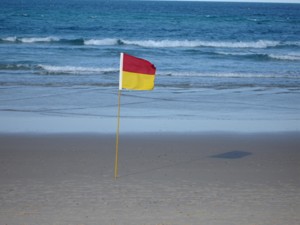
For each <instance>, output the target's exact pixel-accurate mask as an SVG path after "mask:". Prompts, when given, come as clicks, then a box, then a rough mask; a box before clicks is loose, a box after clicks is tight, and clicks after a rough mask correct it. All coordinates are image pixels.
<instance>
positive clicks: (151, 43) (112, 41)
mask: <svg viewBox="0 0 300 225" xmlns="http://www.w3.org/2000/svg"><path fill="white" fill-rule="evenodd" d="M0 42H12V43H49V42H55V43H59V44H66V43H67V44H74V45H94V46H115V45H136V46H140V47H146V48H195V47H210V48H270V47H277V46H300V41H286V42H280V41H273V40H257V41H203V40H168V39H166V40H126V39H118V38H102V39H84V38H77V39H64V38H58V37H52V36H49V37H4V38H0Z"/></svg>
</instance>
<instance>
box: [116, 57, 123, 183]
mask: <svg viewBox="0 0 300 225" xmlns="http://www.w3.org/2000/svg"><path fill="white" fill-rule="evenodd" d="M122 71H123V53H121V54H120V76H119V91H118V117H117V131H116V158H115V179H117V177H118V169H119V168H118V167H119V166H118V165H119V133H120V111H121V92H122V80H123V79H122V75H123V74H122Z"/></svg>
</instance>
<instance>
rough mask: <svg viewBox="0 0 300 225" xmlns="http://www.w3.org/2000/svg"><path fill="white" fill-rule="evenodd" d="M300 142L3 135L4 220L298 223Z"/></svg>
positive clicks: (235, 136) (252, 136)
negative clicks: (117, 140) (116, 170)
mask: <svg viewBox="0 0 300 225" xmlns="http://www.w3.org/2000/svg"><path fill="white" fill-rule="evenodd" d="M299 137H300V133H299V132H273V133H259V132H256V133H239V132H190V133H178V132H177V133H172V132H164V133H139V134H138V133H123V134H122V133H121V135H120V146H119V152H120V155H119V177H118V178H117V179H116V180H115V179H114V177H113V173H114V172H113V167H114V157H115V135H113V134H97V133H61V134H59V133H56V134H34V133H32V134H30V133H28V134H25V133H19V134H18V133H14V134H13V133H10V134H9V133H6V134H5V133H2V134H1V135H0V146H1V148H0V160H1V163H0V182H1V186H0V199H1V204H0V218H1V219H0V220H1V224H7V225H11V224H13V225H21V224H22V225H23V224H28V225H31V224H39V225H53V224H55V225H69V224H72V225H81V224H84V225H88V224H91V225H94V224H95V225H96V224H116V225H122V224H124V225H127V224H131V225H135V224H136V225H141V224H145V225H146V224H147V225H148V224H149V225H150V224H151V225H152V224H153V225H157V224H164V225H171V224H172V225H177V224H178V225H183V224H195V225H196V224H205V225H210V224H211V225H218V224H220V225H227V224H228V225H235V224H236V225H254V224H257V225H274V224H289V225H297V224H299V222H300V217H299V211H300V177H299V171H300V164H299V159H300V151H299V146H300V138H299Z"/></svg>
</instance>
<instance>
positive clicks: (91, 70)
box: [0, 63, 118, 75]
mask: <svg viewBox="0 0 300 225" xmlns="http://www.w3.org/2000/svg"><path fill="white" fill-rule="evenodd" d="M0 70H9V71H20V70H23V71H31V72H32V73H36V74H48V75H58V74H110V73H118V69H116V68H99V67H81V66H52V65H41V64H38V65H31V64H18V63H16V64H0Z"/></svg>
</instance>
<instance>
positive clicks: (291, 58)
mask: <svg viewBox="0 0 300 225" xmlns="http://www.w3.org/2000/svg"><path fill="white" fill-rule="evenodd" d="M268 57H269V58H271V59H276V60H288V61H300V55H291V54H287V55H276V54H270V55H268Z"/></svg>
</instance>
